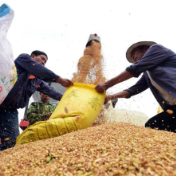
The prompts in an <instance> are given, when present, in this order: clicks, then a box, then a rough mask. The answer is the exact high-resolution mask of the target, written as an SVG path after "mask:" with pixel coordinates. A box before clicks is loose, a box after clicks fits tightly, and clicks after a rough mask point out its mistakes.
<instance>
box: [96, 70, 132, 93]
mask: <svg viewBox="0 0 176 176" xmlns="http://www.w3.org/2000/svg"><path fill="white" fill-rule="evenodd" d="M132 77H133V75H132V74H131V73H130V72H128V71H124V72H122V73H121V74H120V75H118V76H116V77H114V78H112V79H110V80H108V81H106V82H105V83H101V84H99V85H97V86H96V87H95V89H96V90H97V92H99V93H103V92H104V91H106V90H107V89H108V88H110V87H112V86H114V85H116V84H118V83H120V82H123V81H126V80H128V79H130V78H132Z"/></svg>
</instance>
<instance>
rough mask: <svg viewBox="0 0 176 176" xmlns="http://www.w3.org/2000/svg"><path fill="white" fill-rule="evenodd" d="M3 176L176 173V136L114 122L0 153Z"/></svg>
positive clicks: (0, 171)
mask: <svg viewBox="0 0 176 176" xmlns="http://www.w3.org/2000/svg"><path fill="white" fill-rule="evenodd" d="M0 158H1V164H0V175H8V176H10V175H37V176H38V175H50V176H52V175H63V176H71V175H75V176H89V175H91V176H115V175H116V176H117V175H122V176H125V175H129V176H145V175H156V176H157V175H158V176H161V175H162V176H167V175H171V176H174V175H176V134H175V133H170V132H166V131H157V130H153V129H147V128H144V127H137V126H134V125H130V124H127V123H109V124H103V125H99V126H95V127H89V128H87V129H83V130H79V131H76V132H72V133H68V134H65V135H63V136H60V137H56V138H52V139H46V140H41V141H37V142H32V143H29V144H24V145H21V146H19V147H15V148H12V149H8V150H6V151H3V152H0Z"/></svg>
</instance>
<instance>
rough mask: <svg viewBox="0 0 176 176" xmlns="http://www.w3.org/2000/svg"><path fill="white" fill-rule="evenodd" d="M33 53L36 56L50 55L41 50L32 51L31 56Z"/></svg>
mask: <svg viewBox="0 0 176 176" xmlns="http://www.w3.org/2000/svg"><path fill="white" fill-rule="evenodd" d="M32 54H34V55H35V56H39V55H45V56H46V57H47V59H48V56H47V55H46V53H44V52H42V51H39V50H35V51H32V53H31V56H32Z"/></svg>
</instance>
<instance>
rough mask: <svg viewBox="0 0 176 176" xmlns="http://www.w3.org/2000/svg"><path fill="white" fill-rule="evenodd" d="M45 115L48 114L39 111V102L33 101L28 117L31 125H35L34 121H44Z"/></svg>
mask: <svg viewBox="0 0 176 176" xmlns="http://www.w3.org/2000/svg"><path fill="white" fill-rule="evenodd" d="M45 116H46V115H43V114H39V113H38V105H37V103H32V104H31V105H30V107H29V109H28V111H27V119H28V121H29V123H30V125H33V124H34V123H36V122H38V121H43V120H44V119H45Z"/></svg>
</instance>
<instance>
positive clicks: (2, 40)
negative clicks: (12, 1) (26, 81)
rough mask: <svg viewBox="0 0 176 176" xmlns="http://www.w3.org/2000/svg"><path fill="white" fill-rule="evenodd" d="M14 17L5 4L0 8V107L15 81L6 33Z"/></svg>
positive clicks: (13, 66) (11, 54)
mask: <svg viewBox="0 0 176 176" xmlns="http://www.w3.org/2000/svg"><path fill="white" fill-rule="evenodd" d="M13 17H14V11H13V10H12V9H11V8H10V7H9V6H8V5H6V4H3V5H2V6H1V7H0V105H1V103H2V102H3V100H4V99H5V97H6V96H7V94H8V93H9V91H10V90H11V89H12V87H13V85H14V84H15V82H16V79H17V73H16V68H15V65H14V61H13V53H12V48H11V45H10V43H9V42H8V41H7V39H6V35H7V31H8V29H9V27H10V25H11V22H12V20H13Z"/></svg>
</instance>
